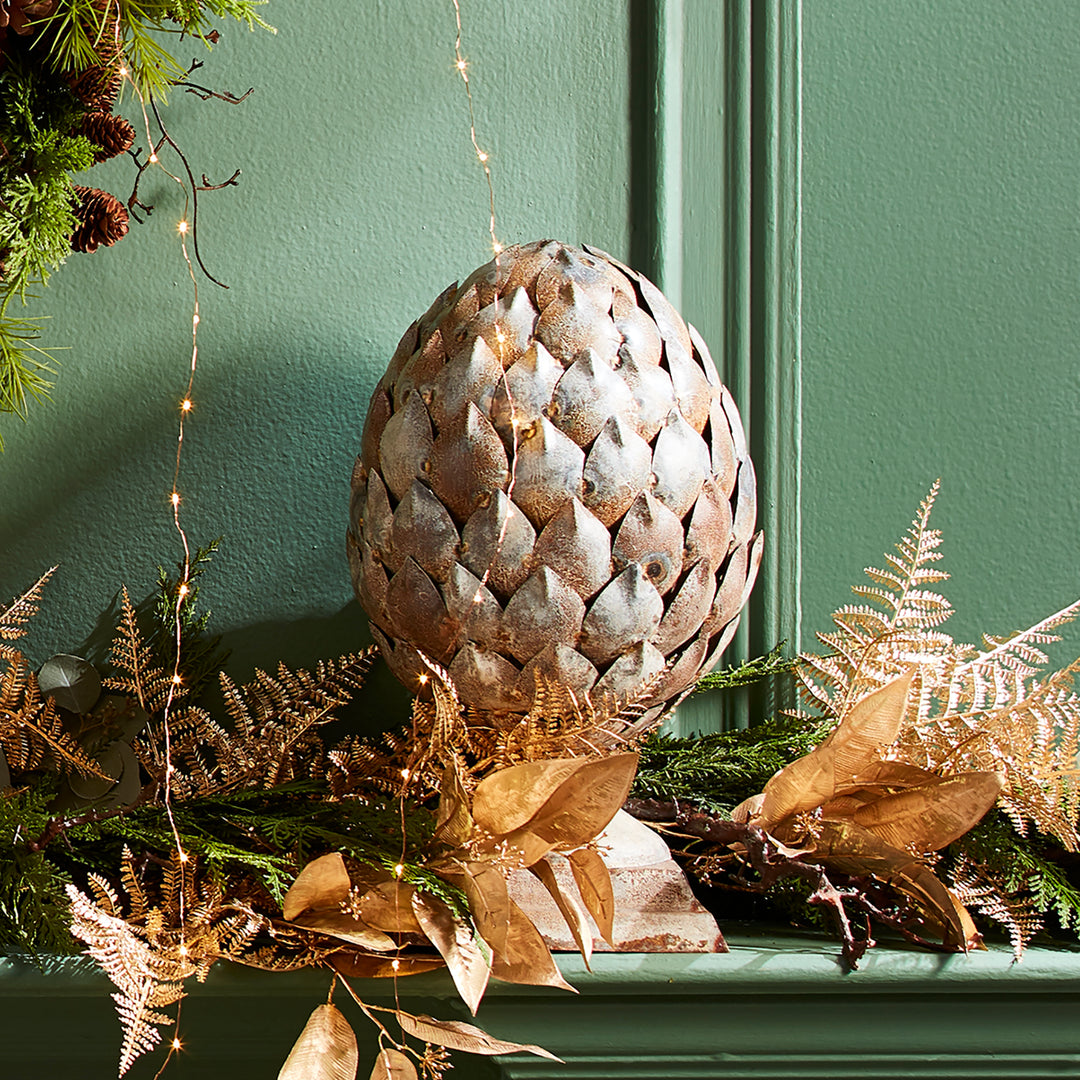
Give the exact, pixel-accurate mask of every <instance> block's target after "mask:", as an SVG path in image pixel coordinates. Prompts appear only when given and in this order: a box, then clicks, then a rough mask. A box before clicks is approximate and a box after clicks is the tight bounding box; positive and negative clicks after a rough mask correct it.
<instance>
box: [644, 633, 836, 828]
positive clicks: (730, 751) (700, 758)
mask: <svg viewBox="0 0 1080 1080" xmlns="http://www.w3.org/2000/svg"><path fill="white" fill-rule="evenodd" d="M770 655H771V654H770ZM831 726H832V723H831V721H825V722H821V721H818V722H809V721H805V720H795V719H779V720H772V721H769V722H767V723H762V724H755V725H754V726H753V727H751V728H747V729H745V730H742V731H723V732H720V733H719V734H716V735H702V736H700V737H694V738H677V737H675V736H672V735H663V734H657V733H652V734H650V735H649V737H648V738H647V739H646V740H645V741H644V742H643V743H642V744H641V746H640V748H639V749H640V752H641V761H640V764H639V765H638V773H637V778H636V779H635V780H634V787H633V794H634V795H635V796H636V797H638V798H648V799H663V800H675V801H677V802H686V803H692V804H694V805H695V806H697V807H698V808H699V809H701V810H704V811H705V812H707V813H711V814H726V813H728V812H729V811H730V810H731V809H732V808H733V807H735V806H737V805H738V804H739V803H740V802H742V801H743V799H746V798H749V797H750V796H751V795H754V794H756V793H757V792H759V791H761V790H762V788H764V786H765V784H766V782H767V781H768V780H769V778H770V777H771V776H772V775H773V773H775V772H777V771H778V770H779V769H782V768H783V767H784V766H785V765H786V764H788V762H790V761H794V760H795V759H796V758H798V757H802V756H803V755H804V754H807V753H809V752H810V750H812V749H813V748H814V747H815V746H816V745H817V744H818V743H819V742H821V740H822V739H823V738H824V737H825V735H826V734H827V733H828V730H829V728H831Z"/></svg>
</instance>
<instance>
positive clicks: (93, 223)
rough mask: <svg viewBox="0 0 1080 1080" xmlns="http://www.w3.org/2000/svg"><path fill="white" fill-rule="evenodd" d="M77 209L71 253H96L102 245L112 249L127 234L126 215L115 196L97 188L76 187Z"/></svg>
mask: <svg viewBox="0 0 1080 1080" xmlns="http://www.w3.org/2000/svg"><path fill="white" fill-rule="evenodd" d="M75 194H76V195H78V197H79V206H78V208H77V209H76V211H75V216H76V218H77V219H78V222H79V225H78V228H76V230H75V232H74V233H73V234H72V237H71V250H72V251H87V252H91V251H97V249H98V248H99V247H100V246H101V245H102V244H104V245H105V246H106V247H112V245H113V244H115V243H116V241H117V240H119V239H120V238H121V237H123V236H125V235H126V234H127V231H128V212H127V210H126V209H125V208H124V207H123V205H122V204H121V203H120V200H119V199H117V198H116V196H115V195H110V194H109V193H108V192H107V191H100V190H99V189H98V188H88V187H79V186H76V188H75Z"/></svg>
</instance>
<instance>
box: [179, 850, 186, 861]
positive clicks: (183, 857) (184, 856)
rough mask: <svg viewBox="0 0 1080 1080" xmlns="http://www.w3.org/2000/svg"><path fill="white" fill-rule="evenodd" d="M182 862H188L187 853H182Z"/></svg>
mask: <svg viewBox="0 0 1080 1080" xmlns="http://www.w3.org/2000/svg"><path fill="white" fill-rule="evenodd" d="M180 861H181V862H187V852H186V851H181V852H180Z"/></svg>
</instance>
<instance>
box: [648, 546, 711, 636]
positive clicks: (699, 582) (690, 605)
mask: <svg viewBox="0 0 1080 1080" xmlns="http://www.w3.org/2000/svg"><path fill="white" fill-rule="evenodd" d="M715 595H716V576H715V574H714V573H713V568H712V567H710V566H709V564H708V563H707V562H706V561H705V560H704V559H702V560H701V561H700V562H697V563H695V564H694V566H693V567H692V568H691V570H690V573H689V574H687V575H686V580H685V581H684V582H683V583H682V585H681V586H679V591H678V592H677V593H676V594H675V599H674V600H671V601H670V602H669V603H668V606H667V610H666V611H665V612H664V617H663V618H662V619H661V620H660V628H659V629H658V630H657V631H656V636H655V637H654V638H653V644H654V645H655V646H656V647H657V648H658V649H659V650H660V651H661V652H662V653H663V654H664V655H665V656H667V655H668V653H671V652H674V651H675V650H676V649H677V648H678V647H679V646H680V645H682V644H683V643H684V642H686V641H689V639H690V638H692V637H693V636H694V634H696V633H697V632H698V630H699V629H700V628H701V624H702V623H703V622H704V621H705V617H706V616H707V615H708V614H709V609H710V608H711V607H712V602H713V597H714V596H715Z"/></svg>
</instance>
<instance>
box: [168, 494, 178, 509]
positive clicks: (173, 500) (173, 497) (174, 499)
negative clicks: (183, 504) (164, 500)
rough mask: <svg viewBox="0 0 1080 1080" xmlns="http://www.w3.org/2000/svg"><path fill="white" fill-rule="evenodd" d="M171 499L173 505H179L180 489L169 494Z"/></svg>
mask: <svg viewBox="0 0 1080 1080" xmlns="http://www.w3.org/2000/svg"><path fill="white" fill-rule="evenodd" d="M169 501H170V502H171V503H172V504H173V506H179V505H180V492H179V491H174V492H173V493H172V495H171V496H169Z"/></svg>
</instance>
